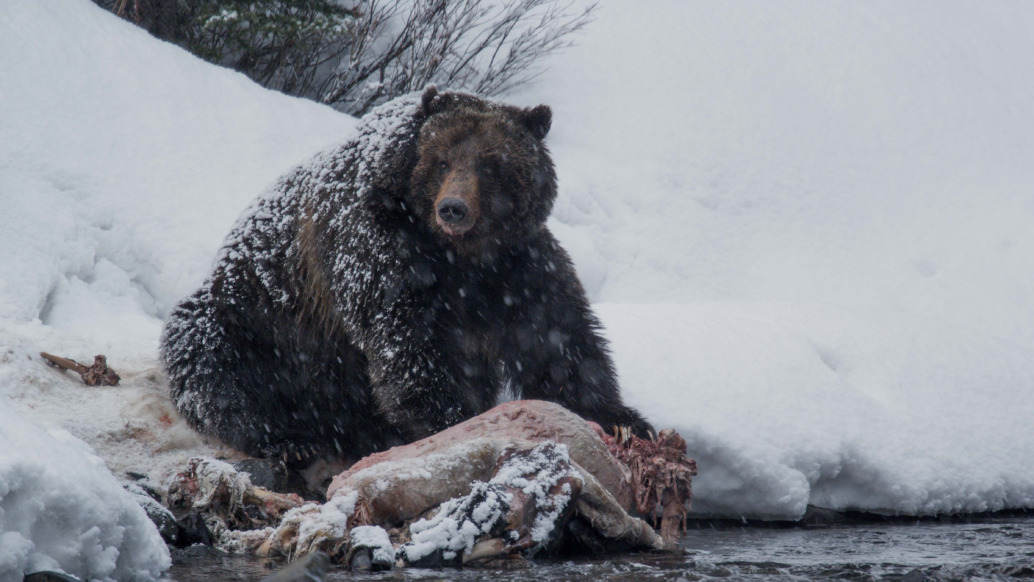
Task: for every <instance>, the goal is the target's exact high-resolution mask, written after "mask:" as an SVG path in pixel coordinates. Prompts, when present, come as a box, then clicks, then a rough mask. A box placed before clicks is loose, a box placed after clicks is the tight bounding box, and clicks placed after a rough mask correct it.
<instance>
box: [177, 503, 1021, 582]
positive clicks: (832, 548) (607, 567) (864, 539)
mask: <svg viewBox="0 0 1034 582" xmlns="http://www.w3.org/2000/svg"><path fill="white" fill-rule="evenodd" d="M681 546H682V551H681V552H676V553H668V554H628V555H623V556H620V557H613V558H610V559H582V560H548V559H536V560H533V561H531V562H529V563H528V565H527V567H525V568H522V569H510V570H499V569H478V568H467V569H462V570H461V569H435V570H431V569H420V568H412V569H405V570H396V571H393V572H382V573H378V574H365V575H358V574H352V573H350V572H347V571H343V570H337V571H334V572H332V573H331V574H329V575H328V576H327V578H326V580H328V581H329V580H335V581H341V580H371V581H373V580H492V581H493V582H518V581H528V582H545V581H553V580H612V581H627V582H645V581H650V580H670V581H682V580H686V581H694V580H901V579H902V578H905V579H906V580H908V581H909V582H913V581H920V580H1022V579H1032V580H1034V518H1030V517H1024V518H999V519H986V520H982V521H980V522H978V523H966V524H935V523H922V524H913V525H854V526H836V527H829V528H815V529H806V528H755V527H744V528H729V527H725V528H719V529H700V530H693V531H690V532H688V533H687V534H686V535H685V536H684V537H683V538H682V540H681ZM278 565H279V564H273V563H264V562H262V561H259V560H256V559H254V558H241V557H205V558H197V557H183V556H178V557H176V558H175V559H174V566H173V568H172V570H171V571H170V573H169V578H168V579H169V580H175V581H177V582H195V581H196V582H214V581H218V580H249V581H255V580H259V579H261V578H262V577H263V576H266V575H268V574H269V573H270V572H271V571H272V570H271V569H270V568H272V567H275V566H278ZM906 576H907V578H906Z"/></svg>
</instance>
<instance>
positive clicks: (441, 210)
mask: <svg viewBox="0 0 1034 582" xmlns="http://www.w3.org/2000/svg"><path fill="white" fill-rule="evenodd" d="M468 212H470V207H469V206H467V203H466V202H464V201H462V200H460V199H459V198H446V199H445V200H442V201H441V202H439V203H438V217H439V218H441V219H442V222H444V223H445V224H458V223H460V222H462V221H463V219H464V218H466V217H467V213H468Z"/></svg>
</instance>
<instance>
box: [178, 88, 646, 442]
mask: <svg viewBox="0 0 1034 582" xmlns="http://www.w3.org/2000/svg"><path fill="white" fill-rule="evenodd" d="M549 122H550V115H549V110H548V108H544V107H537V108H534V109H528V110H525V109H519V108H516V107H511V106H505V105H499V104H494V103H491V102H488V101H485V100H482V99H480V98H477V97H474V96H470V95H464V94H457V93H443V94H438V93H437V92H436V91H435V90H433V89H429V90H428V91H427V92H425V93H424V95H423V97H422V98H421V96H420V95H416V94H414V95H409V96H406V97H402V98H399V99H397V100H395V101H393V102H390V103H387V104H385V105H383V106H381V107H379V108H378V109H376V110H374V111H373V112H371V113H370V114H369V115H367V116H366V117H364V118H363V120H362V122H361V124H360V126H359V128H358V135H357V136H356V137H355V138H354V139H352V140H350V141H348V142H346V143H345V144H343V145H341V146H339V147H337V148H335V149H333V150H331V151H329V152H326V153H324V154H321V155H320V156H317V157H316V158H315V159H314V160H313V161H312V162H310V163H309V164H307V165H305V166H303V167H301V168H299V169H297V170H295V171H294V172H292V173H291V174H289V175H287V176H286V177H284V178H283V179H282V180H281V181H280V182H279V183H278V184H277V186H276V187H275V188H274V189H273V190H272V192H270V193H269V194H268V195H266V196H264V197H262V198H260V199H259V200H258V201H256V203H255V204H254V205H253V206H252V207H251V208H250V209H249V210H248V211H246V212H245V214H244V215H243V217H242V218H241V219H240V221H239V222H238V224H237V226H236V227H235V228H234V230H233V231H232V233H231V234H230V236H229V238H228V240H227V242H226V245H225V246H224V248H223V250H222V252H221V255H220V257H219V258H218V260H217V263H216V268H215V272H214V273H213V274H212V276H211V277H210V278H209V279H208V280H207V281H206V282H205V284H204V285H203V286H202V288H201V289H199V290H198V291H197V292H195V293H194V294H193V295H191V296H190V297H188V298H187V299H186V300H184V301H183V302H182V303H181V304H180V305H179V306H177V307H176V309H175V310H174V311H173V312H172V314H171V315H170V317H169V319H168V321H167V323H166V327H165V331H164V334H163V337H162V358H163V360H164V363H165V366H166V369H167V371H168V375H169V379H170V385H171V390H172V396H173V398H174V400H175V402H176V404H177V406H178V407H179V409H180V411H181V412H182V413H183V415H184V416H185V417H186V418H187V419H188V420H189V421H190V422H191V423H192V424H193V425H194V426H195V427H196V428H197V429H198V430H200V431H201V432H204V433H208V434H212V435H215V436H217V437H219V438H221V439H223V440H225V441H227V442H229V443H231V444H233V445H234V446H236V447H238V448H241V449H242V450H244V451H246V452H248V453H250V454H254V455H280V454H286V455H288V456H289V457H291V458H303V459H304V458H307V457H310V456H312V455H315V454H332V455H346V456H354V455H361V454H365V453H368V452H371V451H373V450H378V449H383V448H386V447H387V446H389V445H391V444H393V443H396V442H399V441H408V440H412V439H416V438H419V437H423V436H426V435H428V434H431V433H433V432H437V431H439V430H442V429H444V428H446V427H448V426H451V425H453V424H455V423H457V422H460V421H462V420H464V419H466V418H469V417H471V416H474V415H476V414H479V413H481V412H483V411H485V410H487V409H488V408H490V407H491V406H492V405H493V404H494V403H495V400H496V395H497V393H498V392H499V391H500V389H501V387H502V386H504V385H507V384H508V385H509V387H510V390H511V391H515V392H516V393H517V394H520V395H522V396H523V397H524V398H540V399H545V400H552V401H555V402H558V403H560V404H562V405H564V406H566V407H568V408H570V409H571V410H573V411H575V412H577V413H579V414H581V415H582V416H585V417H586V418H589V419H592V420H596V421H598V422H600V423H601V424H603V425H604V426H610V425H612V424H619V425H630V426H632V427H633V428H634V429H636V430H637V431H639V432H640V433H643V432H645V431H646V430H647V429H648V428H649V425H648V424H647V423H646V422H645V421H644V420H643V419H642V418H641V417H640V416H639V414H638V413H637V412H635V411H634V410H631V409H629V408H627V407H625V406H624V405H623V404H622V402H621V398H620V395H619V392H618V386H617V382H616V378H615V374H614V370H613V365H612V363H611V360H610V357H609V355H608V353H607V351H606V346H605V344H604V342H603V340H602V339H601V338H600V336H599V334H598V331H597V328H598V323H597V320H596V319H595V317H594V316H593V314H592V312H591V310H590V308H589V304H588V302H587V300H586V297H585V293H584V291H583V290H582V287H581V285H580V284H579V282H578V279H577V277H576V275H575V273H574V269H573V267H572V265H571V261H570V259H569V258H568V256H567V254H566V253H565V252H564V251H563V250H562V249H561V248H560V246H559V245H558V244H557V242H556V240H555V239H554V238H553V236H552V235H551V234H550V232H549V231H548V230H547V229H546V227H545V220H546V218H547V216H548V215H549V212H550V209H551V208H552V204H553V200H554V198H555V196H556V178H555V174H554V171H553V165H552V161H551V160H550V157H549V154H548V151H547V150H546V148H545V146H544V145H543V144H542V141H541V140H542V138H543V137H544V136H545V134H546V132H547V131H548V129H549ZM462 144H466V146H463V145H462ZM471 144H473V145H471ZM464 147H466V149H463V148H464ZM461 150H462V151H464V152H467V153H464V154H463V155H464V156H466V157H467V158H468V159H467V160H466V161H468V162H471V163H472V164H473V166H472V167H474V168H475V170H476V172H475V173H476V179H477V182H476V183H477V184H478V187H477V190H478V191H477V193H476V195H477V196H478V197H479V199H478V200H477V201H476V202H475V205H476V207H477V208H480V211H479V214H478V219H477V221H478V222H477V224H476V225H475V227H474V228H471V230H470V231H469V232H468V233H467V234H465V235H463V236H462V237H455V236H449V235H447V234H446V233H445V232H443V231H442V230H441V229H439V228H437V227H436V223H435V217H434V204H432V203H431V201H432V200H434V199H435V197H436V196H437V194H438V191H439V190H440V189H442V188H444V186H443V184H444V183H446V180H445V176H444V174H445V173H446V172H447V171H448V170H447V169H446V168H447V167H448V165H447V164H443V163H441V161H440V160H444V159H446V157H448V156H452V158H451V159H453V161H456V160H455V157H456V155H457V154H456V152H457V151H461ZM460 161H464V160H460ZM439 169H440V171H439Z"/></svg>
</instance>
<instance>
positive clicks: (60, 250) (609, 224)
mask: <svg viewBox="0 0 1034 582" xmlns="http://www.w3.org/2000/svg"><path fill="white" fill-rule="evenodd" d="M1032 28H1034V5H1031V4H1030V3H1026V2H1022V1H1015V2H1009V1H1002V2H996V3H992V4H988V3H982V2H943V1H937V2H934V1H922V2H912V3H909V4H907V5H902V4H900V3H896V2H890V1H874V2H865V3H826V2H819V1H817V0H813V1H808V2H804V1H799V2H793V1H791V2H780V3H778V4H772V3H769V2H763V1H754V2H749V1H738V2H688V1H676V0H670V1H667V2H655V3H642V4H639V3H637V4H636V6H635V7H634V9H633V8H632V7H631V6H630V5H626V4H624V3H620V2H611V3H608V4H605V5H604V6H603V7H602V9H601V11H600V14H599V19H598V21H597V22H595V23H594V24H593V25H592V26H591V27H590V28H589V29H588V31H587V33H586V34H585V35H584V36H583V37H582V39H581V41H580V43H579V46H577V47H575V48H573V49H570V50H568V51H567V52H566V53H565V54H563V55H561V56H559V57H557V58H555V59H554V60H553V61H552V65H553V68H552V69H551V70H550V71H548V72H547V73H546V74H545V75H543V77H542V78H541V80H540V82H539V83H538V84H537V85H535V86H534V87H530V88H528V89H526V90H524V91H522V92H521V93H519V94H515V95H512V96H511V97H510V100H512V101H514V102H516V103H519V104H523V105H533V104H537V103H540V102H542V103H547V104H549V105H551V106H552V107H553V108H554V125H553V131H552V133H551V135H550V138H549V143H550V146H551V148H552V150H553V153H554V157H555V160H556V162H557V166H558V171H559V174H560V179H561V198H560V200H559V201H558V204H557V209H556V212H555V214H554V219H553V220H552V222H551V226H552V228H553V229H554V232H556V233H557V235H558V236H559V237H560V238H561V240H562V241H563V242H564V244H565V246H566V248H567V249H568V250H569V251H570V252H571V254H572V255H573V256H574V258H575V260H576V263H577V266H578V269H579V272H580V274H581V276H582V278H583V281H584V283H585V285H586V287H587V289H588V290H589V292H590V294H591V296H592V297H593V299H594V301H596V302H597V307H598V310H599V313H600V315H601V317H602V318H603V320H604V322H605V324H606V325H607V329H608V336H609V337H610V338H611V341H612V344H613V348H614V355H615V359H616V361H617V364H618V368H619V371H620V373H621V376H622V383H623V387H624V391H625V393H626V398H627V400H628V401H629V402H630V403H632V404H634V405H635V406H638V407H639V408H640V409H641V410H643V411H644V412H645V413H646V415H647V416H649V417H650V418H651V419H652V420H653V421H654V422H655V424H657V425H658V426H672V427H674V428H676V429H678V430H679V431H680V432H681V433H682V434H683V435H684V436H685V437H686V439H687V441H688V442H689V443H690V447H691V451H690V452H691V454H692V455H693V456H695V457H696V459H697V460H698V462H699V466H700V475H699V477H698V478H697V480H696V481H695V483H694V493H695V498H694V510H695V511H697V512H698V513H700V514H717V515H724V516H740V515H743V516H753V517H780V518H793V517H796V516H799V515H801V513H802V512H803V511H804V508H805V506H806V505H807V504H809V503H811V504H815V505H820V506H824V507H831V508H838V509H848V508H850V509H862V510H873V511H888V512H898V513H909V514H915V513H937V512H958V511H962V512H967V511H985V510H993V509H1002V508H1008V507H1034V439H1032V438H1031V436H1030V435H1031V432H1030V428H1029V427H1030V421H1029V419H1030V418H1034V398H1031V397H1030V396H1029V395H1030V394H1031V393H1032V391H1034V295H1032V294H1031V293H1030V290H1031V289H1034V229H1031V228H1030V225H1031V224H1034V197H1032V196H1031V188H1032V186H1034V164H1031V163H1030V160H1032V159H1034V77H1032V76H1031V75H1029V74H1028V72H1029V71H1030V70H1032V69H1034V37H1032V36H1031V35H1030V30H1032ZM0 71H2V75H0V208H2V211H0V249H3V254H2V256H0V415H3V417H4V418H15V416H17V417H20V419H21V420H19V421H17V422H11V423H6V422H5V423H0V443H4V442H5V441H9V444H3V445H2V446H0V451H3V452H0V579H4V575H5V573H7V572H15V571H19V570H20V569H22V568H24V567H25V565H26V564H28V563H30V561H31V560H32V559H34V558H32V556H33V551H34V550H32V548H31V547H29V545H26V543H23V542H33V541H34V542H35V543H36V546H37V550H36V552H37V558H35V559H42V558H39V556H41V555H46V547H48V546H47V544H48V543H56V542H55V541H54V539H47V540H39V539H37V540H32V539H30V538H31V535H30V534H29V533H28V532H29V530H28V529H26V528H27V527H29V526H26V525H25V524H26V523H30V522H31V519H30V518H31V512H29V513H27V512H26V511H25V510H24V508H25V507H30V506H32V505H31V503H30V504H29V505H25V503H26V502H25V497H24V496H23V497H21V498H18V497H17V496H15V495H13V494H11V493H9V492H10V491H13V490H15V489H14V487H15V485H12V484H13V483H28V482H29V481H27V480H26V479H25V477H26V476H27V475H28V474H29V473H30V471H29V470H28V469H26V468H25V467H27V466H28V465H26V464H25V461H27V460H33V461H34V462H36V465H35V466H37V467H43V468H48V467H49V468H50V469H53V468H54V467H66V466H67V467H77V466H85V465H87V464H88V463H86V462H85V461H82V460H81V459H78V457H77V456H78V455H83V453H82V450H81V447H79V446H78V445H75V446H67V447H54V448H53V450H54V451H55V452H54V454H53V455H50V456H48V455H43V454H41V453H40V449H47V450H50V447H49V446H43V445H31V446H30V445H28V444H24V443H30V442H43V441H32V440H27V439H29V437H28V436H26V433H27V432H32V431H38V432H39V433H40V435H39V439H48V438H58V440H59V441H61V442H67V441H68V440H69V439H68V433H70V434H71V435H74V437H77V438H78V439H81V440H82V441H85V442H86V443H87V444H89V446H90V447H92V448H93V449H94V450H95V451H96V453H97V454H98V455H99V456H100V457H101V458H102V459H103V460H104V461H105V463H106V464H107V467H108V468H109V469H110V470H111V471H112V472H113V473H114V474H115V475H116V476H118V477H121V476H122V474H123V472H124V471H126V470H135V471H142V472H148V473H151V474H152V475H154V476H155V477H157V478H161V477H162V476H164V474H165V473H167V472H168V471H169V470H171V469H172V468H173V467H176V466H177V465H178V464H179V463H182V461H183V460H185V459H186V458H187V457H189V456H191V455H193V454H198V453H200V454H212V453H215V452H218V450H217V447H216V446H215V445H212V444H207V443H205V442H203V441H202V440H201V439H199V438H198V437H196V436H195V435H193V434H192V433H191V432H190V431H189V430H188V429H187V428H186V427H185V426H183V424H182V422H180V421H178V420H177V419H176V417H175V414H174V413H173V412H172V410H171V409H170V407H169V405H168V403H167V401H166V400H165V398H164V394H163V390H164V387H163V384H162V379H161V377H160V373H159V372H158V371H157V369H156V349H157V337H158V333H159V330H160V326H161V321H162V318H163V317H164V315H165V314H166V313H167V312H168V310H169V309H170V308H171V307H172V306H173V305H174V304H175V302H176V301H177V300H178V299H179V298H180V297H182V296H184V295H186V294H187V293H188V292H190V291H192V290H193V289H194V288H195V286H197V285H198V284H199V283H200V282H201V280H202V279H203V278H204V277H205V275H206V274H207V271H208V268H209V265H210V262H211V260H212V257H213V256H214V255H215V252H216V250H217V248H218V246H219V244H220V241H221V239H222V237H223V236H225V234H226V233H227V232H228V231H229V228H230V226H231V224H232V223H233V221H234V219H235V218H236V216H237V215H238V214H239V213H240V211H241V210H243V209H244V207H245V206H247V204H248V203H249V202H250V200H251V199H252V198H253V197H254V196H255V195H257V194H258V193H259V192H260V191H261V190H262V189H263V188H264V187H265V186H266V185H268V184H269V183H270V182H272V181H273V180H274V179H275V178H276V177H277V176H278V175H280V174H281V173H283V172H284V171H286V170H287V169H289V168H290V167H292V166H293V165H294V164H296V163H298V162H300V161H302V160H304V159H305V158H306V157H308V156H309V155H311V154H312V153H314V152H316V151H318V150H320V149H321V148H323V147H324V146H326V145H328V144H331V143H334V142H337V141H340V140H342V139H344V138H346V137H347V136H348V134H349V131H350V130H351V128H352V127H353V126H354V120H352V119H350V118H348V117H346V116H343V115H340V114H337V113H335V112H333V111H331V110H329V109H327V108H324V107H320V106H318V105H315V104H312V103H308V102H303V101H299V100H295V99H290V98H286V97H283V96H280V95H277V94H273V93H270V92H268V91H265V90H262V89H260V88H258V87H256V86H254V85H253V84H251V83H250V82H249V81H248V80H247V79H245V78H244V77H242V76H240V75H237V74H234V73H230V72H227V71H224V70H221V69H218V68H215V67H212V66H209V65H207V64H204V63H202V62H200V61H198V60H197V59H194V58H193V57H191V56H189V55H187V54H186V53H184V52H182V51H180V50H179V49H177V48H175V47H173V46H170V45H167V44H163V43H161V42H159V41H156V40H153V39H151V38H150V37H148V36H147V35H146V34H145V33H143V32H141V31H139V30H137V29H135V28H134V27H132V26H130V25H128V24H125V23H122V22H120V21H118V20H117V19H116V18H114V17H112V16H111V15H109V14H106V13H105V12H103V11H102V10H100V9H98V8H96V7H94V6H93V5H92V4H91V3H89V2H88V1H86V0H54V1H52V2H46V3H42V2H15V3H10V4H9V5H7V6H5V8H4V10H3V11H2V12H0ZM41 350H45V351H49V352H53V353H58V354H61V355H65V356H70V357H74V358H76V359H80V360H84V361H90V360H91V359H92V356H93V355H94V354H96V353H105V354H107V355H108V359H109V362H110V363H111V364H112V365H113V366H114V367H116V368H117V369H118V370H119V372H120V373H122V375H123V377H124V385H123V386H122V387H119V388H96V389H88V388H85V387H83V386H82V385H80V384H78V383H77V382H76V381H74V380H73V379H71V378H70V377H67V376H63V375H62V374H60V373H58V372H57V371H55V370H52V369H50V368H47V367H45V366H44V365H43V364H42V362H41V361H40V360H39V358H38V357H37V354H38V352H39V351H41ZM40 427H46V428H47V430H44V429H43V428H40ZM62 431H67V433H66V432H62ZM53 434H56V435H58V436H57V437H53ZM62 439H64V440H62ZM47 442H49V441H47ZM19 443H21V444H19ZM72 457H76V459H78V460H74V461H73V460H71V459H72ZM41 470H42V469H41ZM97 482H98V483H99V482H101V478H100V477H98V481H97ZM107 486H110V487H114V486H113V485H111V483H109V484H108V485H107ZM97 487H98V488H103V487H106V486H105V485H97ZM112 495H113V496H115V495H116V494H115V493H112ZM16 499H22V500H23V501H22V502H21V504H19V505H18V506H17V508H15V509H12V507H13V506H12V504H14V503H16V502H15V501H12V500H16ZM31 499H32V497H31V495H30V501H31ZM34 499H35V500H36V501H39V502H40V503H41V504H42V503H44V502H43V501H42V499H43V498H42V494H41V496H37V497H35V498H34ZM124 501H125V500H123V501H119V502H110V503H115V504H116V505H118V504H119V503H123V502H124ZM98 503H99V502H98ZM125 503H129V502H128V501H125ZM36 506H37V507H42V506H41V505H39V504H37V505H36ZM119 507H122V506H121V505H119ZM127 507H128V506H127ZM14 511H19V512H20V513H18V515H20V516H21V517H20V518H19V520H20V521H16V520H14V519H13V518H12V517H11V516H12V515H14V513H13V512H14ZM126 511H130V510H128V509H126ZM126 519H129V520H132V519H135V518H126ZM93 525H96V524H93V523H91V522H90V521H89V520H88V519H87V518H82V519H79V521H74V522H72V523H70V525H69V526H68V527H69V528H70V529H72V530H76V528H78V529H77V530H76V531H79V532H80V533H81V535H82V536H87V535H91V534H89V531H90V529H91V527H92V526H93ZM98 527H101V526H98ZM108 527H110V528H117V527H120V526H118V525H117V524H111V523H109V524H108V525H105V526H103V527H101V529H102V530H104V528H108ZM104 531H107V530H104ZM102 533H103V532H102ZM92 535H97V534H92ZM102 537H103V536H102ZM55 539H56V538H55ZM104 539H105V540H106V541H104V542H103V544H107V545H106V546H105V547H110V548H113V549H112V550H110V552H114V553H115V554H118V553H119V552H123V551H125V552H128V553H134V555H143V554H142V553H140V552H139V549H131V548H129V546H128V545H127V544H128V542H125V541H122V542H119V541H118V540H116V539H115V538H114V537H112V538H104ZM30 545H31V543H30ZM25 548H29V549H25ZM105 551H107V550H105ZM155 551H158V550H155ZM110 552H109V553H110ZM127 560H128V558H127ZM106 563H107V562H105V563H104V564H106ZM112 563H114V562H112ZM104 564H101V566H103V565H104ZM126 564H127V565H124V566H121V567H124V568H130V567H131V565H128V564H129V562H128V561H127V562H126ZM61 566H62V567H64V568H65V569H68V570H69V571H80V572H81V571H83V570H82V569H81V567H80V566H77V565H75V564H64V563H62V564H61ZM5 568H6V570H5ZM76 568H80V569H79V570H75V569H76ZM95 571H97V572H102V571H103V568H101V569H97V570H95ZM128 571H129V570H119V571H115V573H113V574H102V575H101V576H102V577H103V576H106V575H110V576H112V577H115V578H118V577H125V575H124V574H125V572H128Z"/></svg>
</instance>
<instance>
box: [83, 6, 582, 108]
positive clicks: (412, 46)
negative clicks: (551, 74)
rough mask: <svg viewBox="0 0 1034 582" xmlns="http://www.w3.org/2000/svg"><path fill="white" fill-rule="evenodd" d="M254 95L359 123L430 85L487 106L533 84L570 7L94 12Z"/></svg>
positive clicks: (569, 24)
mask: <svg viewBox="0 0 1034 582" xmlns="http://www.w3.org/2000/svg"><path fill="white" fill-rule="evenodd" d="M95 2H97V3H98V4H101V5H102V6H106V7H108V8H110V9H111V10H113V11H114V12H116V13H118V14H120V15H121V16H123V17H125V18H127V19H130V20H133V21H135V22H137V23H138V24H140V25H141V26H143V27H145V28H147V29H148V30H149V31H151V33H152V34H155V35H156V36H158V37H160V38H164V39H166V40H170V41H172V42H175V43H177V44H179V45H181V46H183V47H184V48H186V49H187V50H190V51H191V52H193V53H194V54H196V55H198V56H200V57H202V58H204V59H206V60H208V61H210V62H214V63H217V64H221V65H224V66H228V67H231V68H233V69H235V70H237V71H240V72H242V73H244V74H246V75H248V76H249V77H250V78H251V79H253V80H254V81H256V82H258V83H260V84H261V85H263V86H265V87H268V88H271V89H275V90H278V91H282V92H284V93H287V94H290V95H297V96H300V97H307V98H309V99H313V100H316V101H320V102H322V103H326V104H329V105H331V106H333V107H335V108H336V109H339V110H341V111H345V112H347V113H351V114H353V115H361V114H363V113H365V112H366V111H368V110H369V109H370V108H371V107H374V106H376V105H378V104H380V103H382V102H384V101H388V100H390V99H392V98H393V97H396V96H398V95H400V94H402V93H406V92H409V91H415V90H419V89H421V88H423V87H425V86H426V85H428V84H431V83H434V84H438V85H440V86H442V87H445V88H450V89H460V90H466V91H471V92H474V93H478V94H481V95H485V96H496V95H500V94H503V93H506V92H507V91H510V90H512V89H514V88H515V87H518V86H520V85H521V84H523V83H526V82H528V81H530V80H532V79H534V78H535V77H536V76H538V75H539V74H540V73H541V72H542V68H541V65H542V62H543V60H544V59H545V58H546V57H547V56H549V55H550V54H552V53H554V52H556V51H558V50H560V49H562V48H565V47H567V46H570V44H571V40H570V39H571V37H572V34H573V33H576V32H577V31H579V30H580V29H581V28H582V27H584V26H585V25H586V24H588V23H589V22H591V20H592V18H593V15H594V12H595V10H596V4H594V3H593V4H590V5H588V6H586V7H584V8H581V9H575V8H573V6H574V0H95Z"/></svg>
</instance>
